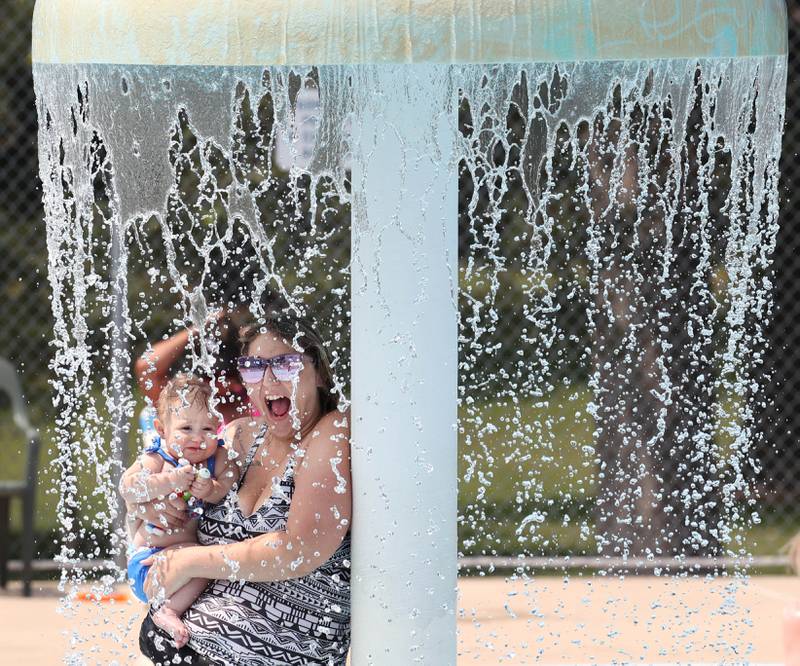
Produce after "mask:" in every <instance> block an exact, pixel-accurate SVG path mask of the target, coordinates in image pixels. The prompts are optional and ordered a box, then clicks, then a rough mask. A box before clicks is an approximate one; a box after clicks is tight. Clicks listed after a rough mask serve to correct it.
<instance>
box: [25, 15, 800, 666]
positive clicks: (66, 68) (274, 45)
mask: <svg viewBox="0 0 800 666" xmlns="http://www.w3.org/2000/svg"><path fill="white" fill-rule="evenodd" d="M444 4H445V3H437V2H427V3H422V2H418V3H417V2H415V3H412V4H411V8H412V9H413V11H411V12H409V11H408V7H407V5H406V4H405V3H404V4H403V5H402V7H401V5H400V4H399V3H395V4H392V3H390V4H389V5H384V6H382V7H381V8H380V10H379V11H378V10H376V9H375V8H374V7H371V6H369V5H368V3H361V2H352V3H349V2H348V3H339V4H338V5H337V7H335V8H334V7H332V6H330V3H328V4H325V3H319V2H293V3H291V5H289V4H288V3H275V2H266V1H255V0H254V1H252V2H232V3H227V4H226V5H225V6H224V8H221V7H219V6H218V3H211V2H205V3H204V2H200V3H192V4H191V7H187V6H184V5H185V3H171V2H166V3H164V2H161V3H156V2H139V3H131V2H104V3H96V2H88V1H85V0H84V1H83V2H78V3H74V2H73V3H70V4H69V5H67V4H65V3H62V2H55V1H50V2H46V1H42V0H40V1H39V2H38V3H37V7H36V15H35V22H34V56H33V57H34V73H35V76H36V86H37V97H38V108H39V117H40V127H41V131H40V158H41V163H42V167H41V174H42V180H43V184H44V199H45V208H46V214H47V224H48V243H49V248H50V281H51V287H52V289H53V308H54V314H55V317H56V326H55V350H56V352H55V358H54V363H53V368H54V371H55V374H56V380H55V385H56V388H57V392H58V396H59V401H60V402H59V405H60V409H61V414H60V417H59V421H58V423H57V434H58V438H59V441H60V449H59V452H60V453H59V456H58V462H59V463H60V466H61V470H62V473H61V504H60V507H59V515H60V520H61V524H62V528H63V532H64V550H63V552H62V559H63V563H64V570H65V586H66V587H67V588H69V587H70V585H73V583H75V582H78V581H80V580H81V576H82V575H83V574H80V573H78V571H77V570H76V569H74V568H72V567H71V563H73V562H75V561H77V560H78V559H86V556H87V555H92V556H94V557H99V556H104V555H106V554H112V555H113V554H114V553H115V552H116V553H119V552H120V549H121V548H122V546H121V542H120V539H121V535H120V534H116V533H115V534H113V535H112V538H111V539H108V540H103V538H101V537H104V535H105V534H106V533H108V532H109V531H112V532H113V530H114V528H115V526H117V525H118V524H119V521H118V517H117V516H118V507H117V505H116V503H115V502H114V501H113V500H109V498H113V497H114V487H115V478H116V477H117V475H118V473H119V467H120V463H119V460H120V459H121V452H122V451H123V449H124V447H123V442H124V441H125V439H126V437H127V422H128V421H129V418H130V416H131V413H132V409H133V396H132V394H131V377H130V373H129V370H128V368H129V367H130V360H131V358H130V352H129V343H128V341H129V340H130V339H131V338H139V339H141V338H143V337H146V335H147V334H148V333H150V332H151V330H152V328H153V327H152V326H151V325H150V323H149V322H150V319H152V313H153V311H155V310H157V309H159V308H163V307H164V303H167V302H168V303H169V307H173V306H174V308H175V309H174V318H175V322H174V324H175V325H178V326H179V325H189V324H194V325H195V326H198V327H203V325H204V322H205V321H206V319H207V316H208V313H209V310H213V308H214V307H215V306H217V305H219V302H220V298H221V292H223V291H224V289H223V287H222V286H221V283H222V282H224V281H226V280H227V281H230V280H231V279H232V277H231V276H232V275H233V274H234V273H236V272H238V273H240V274H244V273H247V274H248V275H249V276H250V277H249V278H248V279H247V280H245V281H244V283H243V284H244V285H245V287H244V291H242V290H240V291H239V293H237V294H236V295H234V296H233V297H231V296H230V294H226V295H225V298H232V299H233V301H234V304H238V303H242V304H245V305H252V306H253V307H255V308H256V309H257V306H256V305H254V304H257V303H259V302H260V301H261V298H262V295H263V294H264V293H265V292H275V293H278V294H280V295H281V296H282V297H283V299H284V300H285V301H286V302H288V303H290V304H291V305H292V307H294V308H296V309H298V310H299V311H302V312H306V313H309V314H310V315H311V316H312V317H315V318H317V320H318V322H319V323H323V322H325V323H327V330H326V332H327V334H328V336H329V341H330V343H331V344H332V346H333V348H334V353H335V358H336V360H337V363H336V364H335V371H336V373H337V378H338V381H339V386H340V387H341V388H342V390H343V391H344V387H346V386H347V385H348V384H351V385H352V389H351V391H350V394H351V404H352V409H353V413H354V416H355V419H354V423H353V446H354V454H353V455H354V459H353V473H354V481H353V483H354V525H353V534H354V552H353V583H352V585H353V587H352V589H353V647H352V660H353V663H354V664H357V665H358V664H367V663H381V664H386V663H398V664H405V663H409V662H415V661H416V662H419V663H437V664H438V663H453V661H455V653H456V642H455V641H456V638H455V611H456V600H455V575H456V552H457V545H456V532H455V530H456V516H457V513H458V516H459V523H460V527H461V529H462V532H463V534H462V546H461V551H462V553H464V554H467V555H482V556H495V555H498V554H507V553H502V552H499V551H498V550H497V548H496V547H495V545H496V544H497V543H499V541H500V536H501V534H500V530H499V529H497V530H496V529H495V528H496V527H497V526H498V525H499V524H500V523H502V522H505V523H508V524H510V525H511V532H512V536H511V537H510V540H511V541H512V543H516V544H517V550H518V552H520V553H522V554H544V555H546V556H549V557H551V558H553V557H557V556H559V555H563V554H564V552H565V551H567V552H572V551H574V550H577V551H578V552H581V553H583V554H589V555H592V556H594V557H599V558H601V559H602V558H613V559H614V561H622V562H623V565H624V563H625V562H626V561H628V560H629V559H631V558H641V559H643V560H645V561H646V560H648V559H655V558H659V559H660V560H663V559H664V558H666V559H667V562H668V564H667V566H664V567H662V569H663V570H664V573H673V571H678V572H679V571H681V570H682V562H684V561H685V560H686V558H687V557H698V556H699V557H715V556H719V555H725V556H728V557H730V558H734V559H737V560H739V561H741V567H742V568H744V567H745V566H746V561H747V551H746V549H745V548H744V547H743V545H742V543H741V542H739V541H737V538H738V531H740V530H741V529H742V528H743V527H747V526H748V525H750V524H752V522H753V521H758V514H757V510H756V503H755V499H754V497H753V495H752V492H751V490H752V489H751V485H752V484H751V479H752V476H753V473H754V470H753V467H754V464H753V462H752V459H751V455H750V449H751V446H752V442H753V440H754V439H755V438H756V437H757V433H756V430H755V419H756V413H757V409H758V404H757V401H758V398H757V393H758V386H760V382H761V381H763V378H762V377H761V375H760V368H759V363H760V355H759V350H760V349H761V348H762V347H763V343H764V334H763V331H764V325H765V323H766V321H767V319H768V316H769V311H770V303H771V300H770V289H771V284H770V281H769V266H770V260H771V246H772V245H773V244H774V239H775V233H776V216H777V173H778V172H777V161H778V156H779V149H780V131H779V128H780V125H781V118H782V114H783V91H784V87H785V86H784V82H785V75H786V70H785V54H786V45H785V32H786V31H785V9H784V7H783V3H782V2H779V1H766V0H765V1H763V2H747V1H745V0H741V1H739V0H727V1H726V2H719V3H699V4H698V3H696V2H689V0H682V1H676V2H671V3H655V2H639V1H638V0H637V1H635V2H634V1H630V2H616V3H610V5H611V6H607V4H608V3H604V5H603V7H602V9H601V8H600V7H599V3H596V2H569V1H567V0H561V1H556V0H552V1H550V2H534V1H533V0H531V1H530V2H524V3H494V4H493V5H492V6H491V7H487V6H485V5H486V4H487V3H462V4H461V6H459V7H456V8H453V7H452V6H450V5H449V4H448V6H447V7H445V6H444ZM311 89H313V90H314V91H315V92H316V94H317V95H318V97H319V109H318V113H317V116H318V117H317V120H316V123H315V125H314V127H315V129H314V136H315V139H314V141H313V150H312V152H311V156H310V159H307V160H303V159H300V156H299V154H298V153H297V152H296V151H294V150H292V149H290V164H289V166H288V168H283V169H281V168H280V167H278V166H276V165H275V164H273V159H272V155H273V149H274V146H275V143H276V142H277V141H278V137H279V136H284V137H290V138H291V137H295V136H297V135H298V127H297V123H296V114H295V111H296V107H297V102H296V100H297V98H298V94H299V91H300V90H311ZM290 144H291V142H290ZM279 172H280V173H279ZM276 174H277V175H276ZM715 197H718V198H719V201H717V202H716V203H715V201H714V200H715ZM720 202H721V203H720ZM348 216H349V217H350V219H351V224H350V225H349V226H347V225H344V224H343V223H342V220H346V219H347V218H348ZM343 230H344V232H345V233H344V234H342V231H343ZM350 238H352V241H350ZM343 246H347V250H346V251H342V247H343ZM679 259H680V261H685V262H688V263H684V264H683V265H682V264H681V263H680V261H679ZM226 266H227V267H231V266H235V267H240V268H236V270H235V271H232V269H231V268H226ZM143 276H144V277H143ZM134 281H135V282H136V287H135V288H134V289H131V288H130V285H131V284H132V283H133V282H134ZM504 294H512V295H513V298H510V299H509V300H508V301H507V302H505V303H504V302H502V299H503V296H504ZM575 312H579V313H580V315H579V317H578V319H580V321H579V322H578V323H577V324H576V323H575V322H572V321H569V322H568V321H566V320H565V313H575ZM351 318H352V322H351ZM350 331H352V333H351V332H350ZM504 335H505V336H506V337H503V336H504ZM348 337H351V340H350V345H349V349H348V346H347V341H348ZM509 349H510V351H509ZM570 350H571V351H570ZM576 350H577V351H576ZM214 353H215V340H214V336H213V332H212V333H210V334H209V336H208V339H207V340H205V342H204V346H203V348H202V349H201V351H200V353H199V354H198V355H197V356H196V357H195V358H194V359H193V363H194V365H195V367H197V368H201V369H202V368H205V369H207V370H209V371H211V370H213V357H214ZM350 359H352V363H351V361H350ZM351 365H352V369H351ZM457 404H458V405H459V409H460V413H459V414H458V415H457V413H456V406H457ZM731 405H732V406H731ZM731 414H732V416H731ZM457 416H458V418H457ZM457 421H458V424H459V426H458V427H459V431H460V433H461V437H462V439H461V447H462V448H461V454H460V463H461V465H462V467H461V469H460V471H459V472H457V469H456V464H457V455H456V444H457V435H458V432H459V431H457V430H456V428H455V424H456V422H457ZM565 421H571V422H573V423H576V424H584V425H585V429H586V430H587V434H586V435H585V436H584V435H582V434H581V433H580V430H581V427H583V426H581V427H578V428H573V429H572V430H569V429H566V430H569V431H568V432H566V434H565V433H564V431H565V427H564V425H563V424H564V423H565ZM78 423H79V424H80V428H79V429H76V425H77V424H78ZM586 424H589V425H586ZM720 432H722V433H723V436H720V434H719V433H720ZM559 433H561V434H559ZM564 446H566V449H568V451H569V455H567V454H566V453H565V448H564ZM534 454H535V455H534ZM531 461H534V462H536V463H537V464H536V465H534V464H533V462H531ZM80 468H83V469H84V470H85V469H86V468H88V469H90V470H91V471H92V472H93V474H92V476H93V477H94V479H93V481H92V482H87V481H86V480H85V479H83V480H82V481H81V480H80V479H79V478H78V477H79V474H78V472H77V470H78V469H80ZM546 468H550V470H551V471H552V472H553V473H554V474H555V475H556V476H560V477H563V478H565V479H568V480H569V481H568V483H566V485H563V484H562V485H560V486H559V491H558V494H557V495H556V494H554V493H553V492H552V486H553V484H552V482H551V481H550V480H549V479H547V478H545V475H543V474H542V470H543V469H546ZM509 470H510V471H509ZM501 473H508V474H509V478H510V481H508V482H505V481H502V482H501V481H500V479H499V476H500V475H501ZM459 477H460V478H461V479H462V481H463V485H462V489H461V494H462V498H464V497H466V499H465V500H464V501H462V506H461V508H460V509H459V511H458V512H457V510H456V483H457V479H458V478H459ZM82 484H83V485H82ZM500 485H504V486H506V488H505V490H506V491H507V492H508V494H509V495H510V497H511V500H510V501H509V506H510V508H509V510H508V513H507V514H505V515H503V516H498V515H496V514H493V513H492V509H493V507H495V506H496V505H498V503H499V500H498V497H497V492H496V489H497V488H498V486H500ZM592 498H593V502H592V503H593V505H594V508H592V509H588V510H587V509H586V507H587V506H588V505H589V504H590V499H592ZM562 500H564V501H562ZM87 506H92V507H93V509H94V511H93V514H92V516H91V517H87V515H86V512H85V511H84V507H87ZM554 514H556V517H557V518H558V520H557V521H555V522H558V523H561V524H562V525H566V526H567V527H569V529H571V530H573V531H574V532H575V534H576V536H574V538H572V541H570V542H569V547H567V543H566V541H567V537H566V536H565V534H566V532H561V533H558V534H550V533H548V532H547V530H546V529H543V528H545V527H547V526H548V525H549V524H551V523H553V522H554V521H553V515H554ZM508 540H509V539H508V537H505V541H506V543H507V542H508ZM96 551H97V552H96ZM670 562H671V563H673V566H672V568H670V566H669V563H670ZM623 568H624V566H623ZM519 575H523V576H524V575H527V574H525V573H524V572H521V573H520V574H519ZM116 578H117V579H119V574H117V575H116ZM111 579H112V580H113V579H114V576H112V577H111Z"/></svg>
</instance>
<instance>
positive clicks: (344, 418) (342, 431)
mask: <svg viewBox="0 0 800 666" xmlns="http://www.w3.org/2000/svg"><path fill="white" fill-rule="evenodd" d="M306 440H307V441H306V446H305V448H306V449H308V448H310V447H312V446H313V447H315V448H317V447H320V446H325V445H326V444H330V443H334V444H339V445H342V444H344V445H349V443H350V408H349V407H348V408H345V409H334V410H333V411H331V412H328V413H327V414H323V416H321V417H320V419H319V421H317V422H316V423H315V424H314V427H313V428H312V430H311V432H309V434H308V436H307V438H306Z"/></svg>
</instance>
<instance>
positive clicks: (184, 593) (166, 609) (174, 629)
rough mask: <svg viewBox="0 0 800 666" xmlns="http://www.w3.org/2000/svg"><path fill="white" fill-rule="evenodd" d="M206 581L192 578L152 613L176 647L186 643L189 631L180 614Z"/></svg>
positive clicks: (197, 594)
mask: <svg viewBox="0 0 800 666" xmlns="http://www.w3.org/2000/svg"><path fill="white" fill-rule="evenodd" d="M196 545H197V544H195V543H182V544H177V545H175V546H170V548H183V547H184V546H196ZM165 550H166V549H165ZM148 575H149V574H148ZM207 583H208V581H207V580H206V579H205V578H192V579H191V580H190V581H189V582H188V583H186V585H184V586H183V587H182V588H180V589H179V590H177V591H176V592H175V593H174V594H173V595H172V596H171V597H170V598H169V599H167V600H166V601H165V602H164V604H163V605H162V606H161V607H160V608H159V609H158V610H157V611H156V612H155V613H153V622H154V623H155V624H156V626H158V627H161V628H162V629H163V630H164V631H166V632H167V633H168V634H169V635H170V636H172V638H173V640H174V641H175V646H176V647H177V648H178V649H180V648H182V647H183V646H184V645H186V643H187V642H188V640H189V632H188V630H187V629H186V625H185V624H183V622H182V620H181V616H182V615H183V614H184V613H185V612H186V610H187V609H188V608H189V606H191V605H192V603H193V602H194V600H195V599H197V597H198V596H200V593H201V592H202V591H203V590H204V589H205V586H206V584H207Z"/></svg>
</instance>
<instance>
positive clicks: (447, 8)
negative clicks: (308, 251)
mask: <svg viewBox="0 0 800 666" xmlns="http://www.w3.org/2000/svg"><path fill="white" fill-rule="evenodd" d="M33 46H34V49H33V58H34V62H43V63H48V62H50V63H70V62H72V63H75V62H88V63H120V64H126V63H127V64H174V65H286V64H288V65H309V64H318V65H324V64H359V63H363V64H368V63H393V64H396V63H441V64H445V63H495V62H496V63H503V62H547V61H573V62H574V61H596V60H641V59H663V58H693V57H698V58H728V57H747V56H775V55H785V54H786V53H787V22H786V5H785V2H784V0H382V2H380V3H375V2H374V0H337V1H336V2H333V1H331V0H192V2H187V1H186V0H38V1H37V3H36V12H35V15H34V26H33Z"/></svg>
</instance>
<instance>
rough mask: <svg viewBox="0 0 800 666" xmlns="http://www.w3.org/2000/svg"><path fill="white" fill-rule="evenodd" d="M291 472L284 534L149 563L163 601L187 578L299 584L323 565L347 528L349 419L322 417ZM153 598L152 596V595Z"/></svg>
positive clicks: (336, 414)
mask: <svg viewBox="0 0 800 666" xmlns="http://www.w3.org/2000/svg"><path fill="white" fill-rule="evenodd" d="M305 450H306V455H305V457H304V458H303V459H302V463H301V464H299V465H298V467H297V469H296V471H295V490H294V495H293V496H292V506H291V509H290V511H289V517H288V522H287V526H286V531H285V532H272V533H269V534H263V535H261V536H258V537H254V538H252V539H245V540H244V541H240V542H236V543H230V544H225V545H220V546H201V547H188V548H183V549H180V550H175V551H167V552H166V553H164V554H160V555H159V556H156V557H154V558H153V567H154V570H155V572H156V573H155V575H154V576H151V577H150V580H151V581H152V582H153V583H155V581H159V582H160V584H161V586H163V587H164V589H165V592H166V594H167V596H170V595H171V594H172V593H174V592H175V590H177V589H179V588H180V587H181V586H182V585H184V584H185V583H186V582H187V581H188V580H189V579H191V578H228V579H230V580H249V581H270V580H286V579H289V578H299V577H301V576H305V575H306V574H309V573H311V572H312V571H314V570H315V569H317V568H318V567H319V566H320V565H322V564H324V563H325V562H326V561H327V560H328V559H329V558H330V556H331V555H333V553H334V552H335V551H336V549H337V548H338V547H339V545H340V544H341V542H342V540H343V539H344V536H345V534H346V533H347V530H348V529H349V526H350V518H351V512H352V490H351V482H350V425H349V414H342V413H340V412H338V411H336V412H333V413H331V414H327V415H326V416H324V417H323V418H322V419H320V421H319V423H317V425H316V427H315V430H314V432H313V433H312V434H311V435H310V436H309V438H308V443H307V445H306V447H305ZM153 592H155V590H153Z"/></svg>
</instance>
